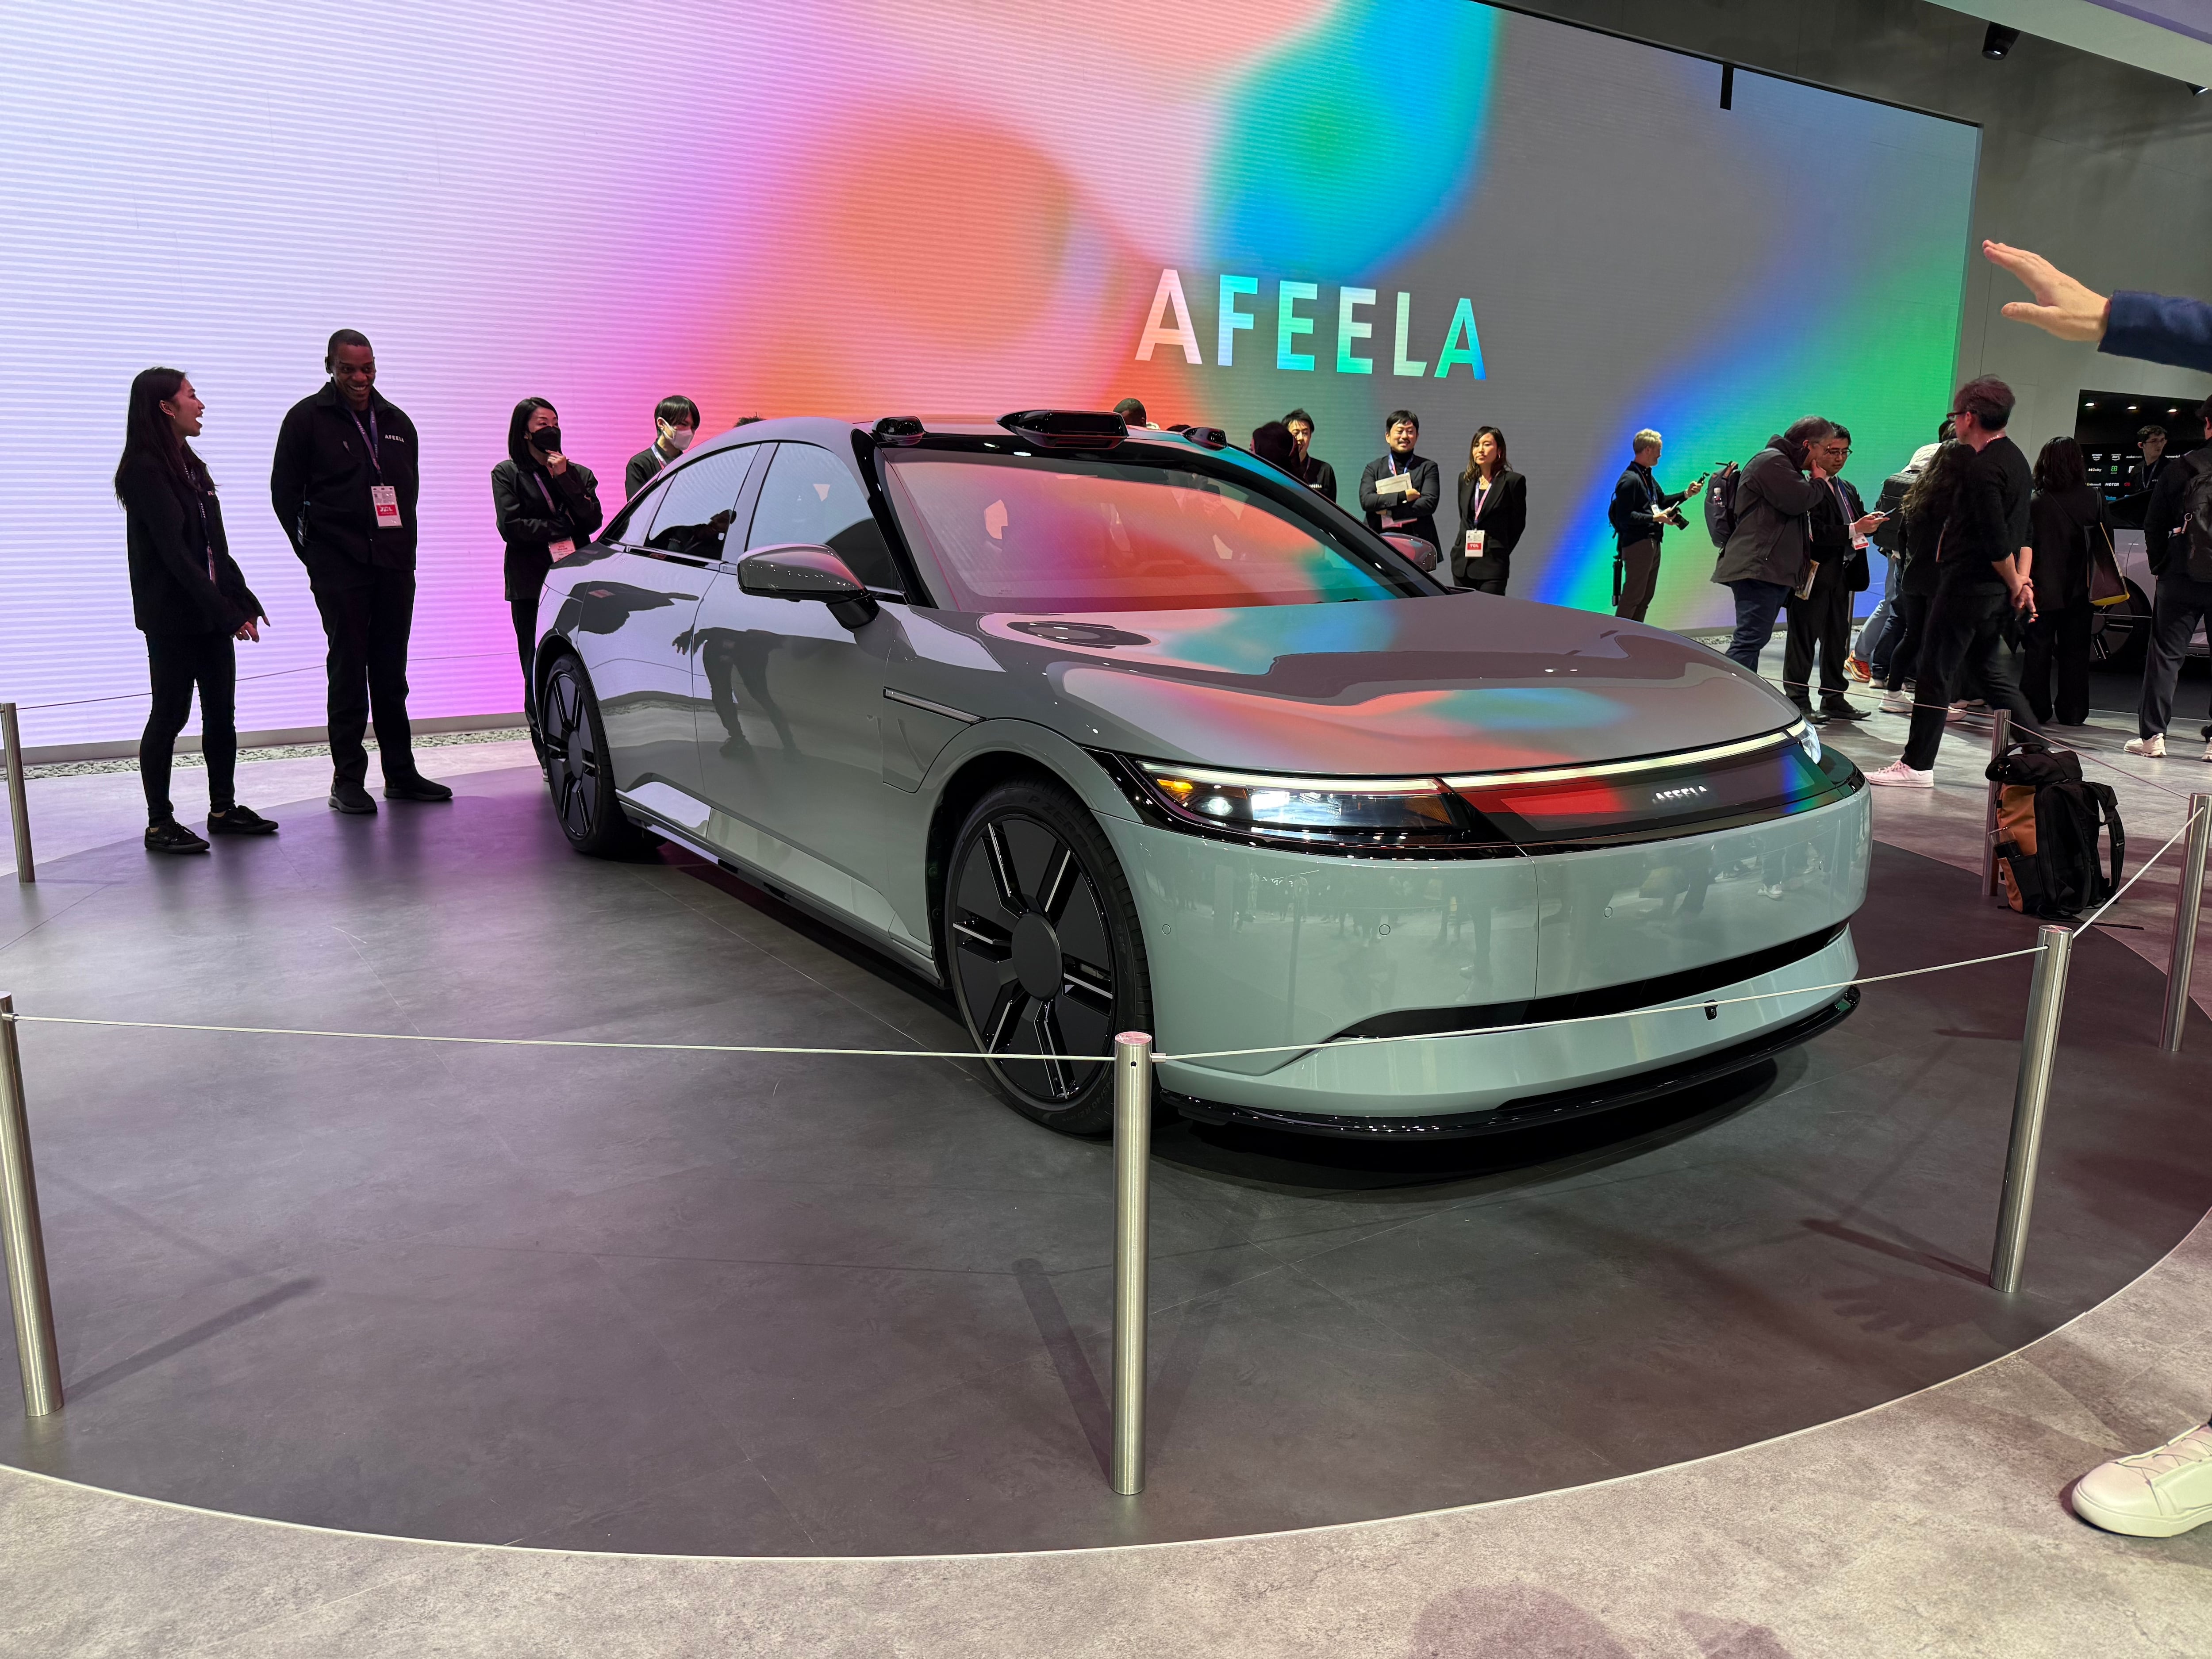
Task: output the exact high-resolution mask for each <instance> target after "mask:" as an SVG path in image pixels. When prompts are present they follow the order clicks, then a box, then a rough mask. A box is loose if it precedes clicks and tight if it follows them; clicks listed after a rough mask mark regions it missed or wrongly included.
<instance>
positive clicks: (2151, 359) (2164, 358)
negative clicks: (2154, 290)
mask: <svg viewBox="0 0 2212 1659" xmlns="http://www.w3.org/2000/svg"><path fill="white" fill-rule="evenodd" d="M2097 349H2098V350H2100V351H2104V352H2109V353H2111V354H2112V356H2115V357H2140V358H2142V360H2143V362H2147V363H2172V365H2173V366H2174V367H2175V368H2199V369H2205V370H2208V371H2212V305H2207V304H2205V303H2204V301H2202V300H2177V299H2169V298H2167V297H2166V295H2163V294H2115V295H2112V312H2111V314H2110V315H2109V316H2107V317H2106V319H2105V337H2104V338H2103V339H2101V340H2100V341H2099V342H2098V343H2097Z"/></svg>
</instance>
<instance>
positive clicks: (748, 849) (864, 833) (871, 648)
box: [696, 442, 904, 936]
mask: <svg viewBox="0 0 2212 1659" xmlns="http://www.w3.org/2000/svg"><path fill="white" fill-rule="evenodd" d="M788 543H807V544H814V545H817V546H825V547H829V548H830V549H832V550H835V551H836V552H837V553H838V554H839V555H841V556H842V557H843V558H844V560H845V562H846V563H847V564H848V566H849V567H850V568H852V570H853V573H854V574H855V575H857V576H859V577H860V579H861V580H863V581H865V582H866V583H867V584H868V585H869V586H870V587H871V588H872V589H874V590H877V591H878V593H879V594H880V595H881V596H883V597H885V598H888V599H891V600H892V601H893V603H892V604H891V605H890V607H889V608H886V609H884V610H883V611H879V612H878V615H877V616H876V617H874V619H873V620H872V621H870V622H869V623H866V624H865V625H864V626H863V627H861V628H860V629H859V630H857V631H854V630H852V629H847V628H846V627H845V626H844V625H843V624H842V623H840V622H838V621H837V619H836V617H832V616H831V615H830V614H829V607H828V606H826V605H821V604H817V603H816V602H814V601H812V600H791V599H763V598H759V597H757V596H756V595H753V594H749V593H746V592H742V591H740V589H739V588H738V578H737V573H736V568H735V564H734V562H731V563H729V564H727V565H726V566H725V568H723V569H722V570H721V571H720V572H719V573H718V574H716V575H715V578H714V585H713V586H711V587H709V588H708V592H707V597H706V599H705V600H704V601H703V602H702V605H701V606H700V611H699V619H698V626H697V632H698V635H699V652H698V658H697V668H696V676H697V678H698V682H699V684H698V689H697V691H696V704H697V708H698V711H699V714H698V730H699V764H700V772H701V776H702V780H703V782H704V787H705V793H706V796H707V799H708V802H709V803H710V804H711V805H713V807H714V817H713V820H712V825H711V829H710V834H711V835H712V836H713V837H714V840H715V841H716V842H717V843H718V845H720V847H721V848H723V850H725V851H726V852H728V853H729V854H731V855H732V857H734V858H737V859H740V860H744V862H746V863H748V864H750V865H753V866H756V867H757V869H759V870H760V871H761V872H762V873H763V874H764V875H766V876H769V877H770V878H773V879H774V880H775V881H776V882H778V883H780V884H784V885H787V886H788V887H789V888H791V889H793V890H797V891H798V892H800V893H803V894H805V895H806V896H809V897H811V898H813V899H815V900H817V902H822V903H823V904H826V905H829V906H830V907H832V908H835V909H836V910H838V911H840V912H842V913H844V914H845V915H848V916H851V917H852V918H854V919H855V920H857V921H861V922H863V923H865V924H866V925H867V926H868V927H871V928H872V929H875V930H876V931H878V932H880V933H889V934H892V935H894V936H898V935H902V933H903V931H904V930H902V928H900V927H898V926H897V924H896V918H895V917H894V916H893V915H892V914H891V911H890V906H889V904H888V903H887V902H885V900H884V896H883V893H882V890H881V889H882V886H883V871H884V845H883V843H884V817H885V811H884V800H883V796H884V790H885V787H886V786H885V784H884V778H883V754H882V738H881V734H880V731H879V729H878V720H879V717H880V715H881V713H882V708H883V686H884V658H885V656H886V654H887V653H888V652H889V650H890V647H891V644H892V642H893V641H895V640H896V639H897V638H898V637H899V628H900V617H901V615H902V612H903V610H904V606H903V605H902V604H901V603H898V601H900V600H901V599H902V598H903V593H902V589H901V585H900V580H899V577H898V575H897V573H896V567H895V565H894V563H893V562H892V559H891V556H890V549H889V547H888V546H887V545H886V544H885V543H884V536H883V532H882V529H881V527H880V526H878V524H877V522H876V519H875V515H874V513H872V510H871V509H870V507H869V505H868V500H867V496H866V492H865V491H864V490H863V489H862V488H861V485H860V479H859V477H857V476H856V475H855V473H854V471H853V467H852V465H851V463H850V462H849V461H848V460H847V459H844V458H842V457H840V456H838V455H836V454H833V453H831V452H830V451H829V450H827V449H823V448H822V447H819V446H817V445H814V444H807V443H791V442H787V443H781V444H778V445H777V446H775V453H774V455H773V456H772V457H770V458H769V461H768V463H767V466H766V471H765V473H764V476H763V481H762V483H760V485H759V489H758V495H757V501H756V503H755V505H754V507H753V510H752V519H751V525H750V533H749V534H748V535H747V536H746V538H745V546H746V549H747V550H753V549H757V548H763V547H774V546H778V545H781V544H788Z"/></svg>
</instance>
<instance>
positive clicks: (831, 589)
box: [738, 542, 879, 628]
mask: <svg viewBox="0 0 2212 1659" xmlns="http://www.w3.org/2000/svg"><path fill="white" fill-rule="evenodd" d="M738 592H742V593H750V594H752V595H753V596H755V597H756V598H757V599H819V600H821V601H822V602H823V604H825V605H828V606H829V614H830V615H831V616H833V617H836V619H837V620H838V622H839V623H842V624H843V625H844V626H845V627H847V628H860V627H862V626H864V625H865V624H866V623H868V622H869V621H870V620H871V619H872V617H874V616H875V614H876V611H878V608H879V607H878V605H877V604H876V599H875V595H873V594H872V593H871V592H868V590H867V586H866V584H865V583H863V582H862V581H861V580H860V578H859V577H858V576H855V575H854V574H853V573H852V571H851V569H850V568H848V566H847V565H846V563H845V562H844V560H842V559H841V558H839V557H838V556H836V554H835V553H833V552H832V551H830V550H829V549H828V548H826V547H817V546H815V545H814V544H811V543H807V542H791V543H787V544H783V545H781V546H777V547H757V548H755V549H754V550H752V551H751V552H750V553H748V554H746V555H745V556H744V557H743V558H742V559H739V560H738Z"/></svg>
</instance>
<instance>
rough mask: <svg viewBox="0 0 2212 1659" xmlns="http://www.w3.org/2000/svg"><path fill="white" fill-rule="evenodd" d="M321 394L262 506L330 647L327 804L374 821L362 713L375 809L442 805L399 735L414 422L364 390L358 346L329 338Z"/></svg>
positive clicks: (284, 452) (411, 599) (302, 411)
mask: <svg viewBox="0 0 2212 1659" xmlns="http://www.w3.org/2000/svg"><path fill="white" fill-rule="evenodd" d="M323 366H324V367H325V368H327V369H329V370H330V372H331V381H330V384H329V385H328V386H325V387H324V388H323V389H322V390H321V391H319V392H315V393H314V394H313V395H312V396H310V397H307V398H301V400H300V401H299V402H298V403H296V404H293V405H292V407H291V410H290V411H289V413H287V414H286V415H285V416H284V424H283V427H282V428H280V429H279V430H278V432H277V435H276V464H275V465H273V466H272V467H271V468H270V473H269V498H270V504H271V505H272V506H273V507H275V508H276V521H277V522H278V523H279V524H281V525H283V526H284V534H285V536H286V538H288V539H289V541H290V542H291V544H292V550H293V551H294V552H295V553H297V554H298V555H299V556H300V562H301V563H302V564H304V565H306V566H307V581H308V584H309V586H311V587H312V588H313V592H314V595H315V608H316V609H317V610H318V611H320V612H321V613H322V617H323V632H324V635H325V636H326V637H327V638H328V639H329V641H330V647H331V649H330V657H329V659H328V665H329V672H330V702H329V705H328V718H329V723H330V738H331V771H332V774H333V776H332V779H331V806H332V807H334V808H335V809H336V810H337V811H341V812H374V811H376V802H375V801H374V799H371V798H370V796H369V793H368V789H367V788H366V787H364V785H365V784H366V782H367V780H368V750H367V749H366V748H364V747H363V746H362V733H363V732H364V731H365V730H366V729H367V727H368V716H369V711H370V710H371V708H374V710H375V715H376V746H377V750H378V753H379V756H380V759H381V761H382V763H383V769H384V798H385V799H386V800H451V799H453V791H452V790H451V789H448V788H447V787H446V786H445V785H444V784H442V783H433V782H431V781H430V780H429V779H428V778H426V777H424V776H423V775H422V774H421V773H420V772H418V771H416V769H415V756H414V751H413V750H412V747H411V744H412V738H413V734H412V732H410V730H409V727H408V724H407V636H408V634H409V632H410V630H411V629H412V628H413V627H414V623H415V539H416V523H415V509H416V502H417V501H418V499H419V497H420V495H421V493H422V480H421V477H420V475H419V473H418V472H417V470H416V469H417V465H418V459H417V454H416V435H415V422H412V421H410V420H409V419H408V418H407V416H405V415H404V413H402V412H401V410H399V408H398V405H397V404H392V402H390V401H389V400H387V399H386V398H384V397H383V396H382V395H381V394H380V392H378V391H377V390H376V354H375V352H374V349H372V348H371V347H370V345H369V343H368V337H367V336H366V335H363V334H361V333H358V332H356V331H355V330H353V329H349V328H342V329H340V330H339V331H337V333H335V334H333V335H331V342H330V347H329V349H328V351H327V352H326V353H325V356H324V358H323Z"/></svg>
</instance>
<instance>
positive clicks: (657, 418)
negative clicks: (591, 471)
mask: <svg viewBox="0 0 2212 1659" xmlns="http://www.w3.org/2000/svg"><path fill="white" fill-rule="evenodd" d="M698 435H699V405H698V404H695V403H693V402H692V401H691V400H690V398H662V399H661V400H660V401H659V403H658V404H655V405H654V406H653V441H652V442H651V443H649V444H647V446H646V447H644V448H643V449H641V450H639V451H638V452H637V453H636V454H635V455H633V456H631V457H630V458H629V465H628V466H626V467H624V468H623V500H624V501H627V500H629V498H630V497H631V496H632V495H636V494H637V492H638V491H639V490H641V489H644V488H645V487H646V485H647V483H651V482H652V481H653V477H654V475H656V474H657V473H659V471H660V469H661V468H662V467H664V466H666V465H668V464H669V463H670V462H671V461H673V460H674V459H676V458H677V457H678V455H681V454H682V453H684V451H685V450H687V449H689V448H690V447H691V441H692V439H694V438H696V437H697V436H698Z"/></svg>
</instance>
